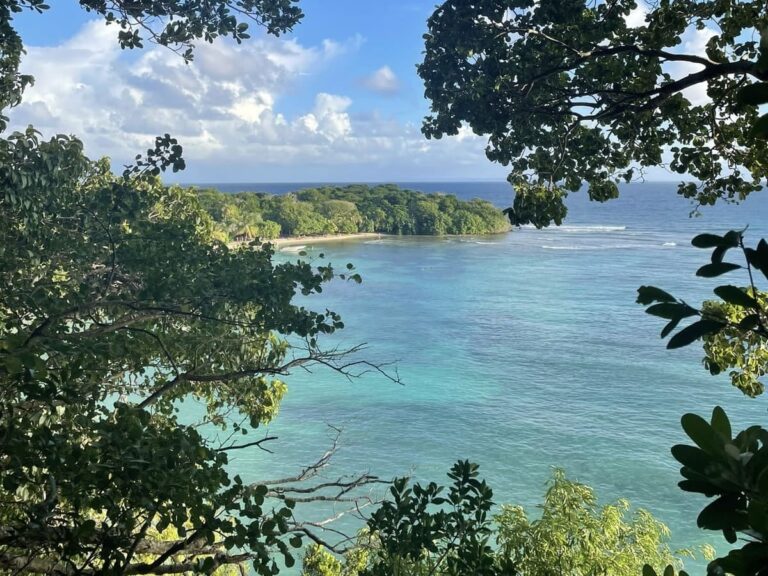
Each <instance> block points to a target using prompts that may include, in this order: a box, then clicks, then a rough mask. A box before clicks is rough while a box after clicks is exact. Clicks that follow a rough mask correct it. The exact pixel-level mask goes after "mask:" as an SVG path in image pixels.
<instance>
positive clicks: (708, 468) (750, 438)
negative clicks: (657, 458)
mask: <svg viewBox="0 0 768 576" xmlns="http://www.w3.org/2000/svg"><path fill="white" fill-rule="evenodd" d="M682 425H683V429H684V430H685V432H686V434H687V435H688V436H689V438H690V439H691V440H692V441H693V442H694V444H695V446H688V445H677V446H674V447H673V448H672V455H673V456H674V457H675V459H676V460H677V461H678V462H680V463H681V464H682V465H683V467H682V468H681V470H680V473H681V474H682V475H683V477H684V478H685V480H683V481H682V482H680V488H681V489H683V490H685V491H688V492H696V493H700V494H704V495H705V496H707V497H709V498H712V497H714V498H715V500H713V501H712V502H711V503H710V504H709V505H708V506H707V507H706V508H704V509H703V510H702V511H701V513H700V514H699V517H698V520H697V523H698V525H699V527H700V528H704V529H707V530H720V531H722V532H723V535H724V536H725V539H726V540H727V541H728V542H729V543H731V544H734V543H736V541H737V534H742V535H744V536H745V537H746V539H747V543H746V544H743V545H742V546H741V548H737V549H734V550H732V551H731V552H729V553H728V555H726V556H725V557H723V558H718V559H717V560H715V561H713V562H712V563H711V564H710V566H709V569H708V573H709V574H712V575H723V574H733V575H734V576H742V575H745V576H746V575H750V576H751V575H755V574H762V573H763V571H764V569H765V566H766V565H768V544H766V537H768V430H765V429H764V428H763V427H761V426H751V427H750V428H747V429H746V430H743V431H741V432H739V433H738V434H736V435H735V436H733V435H732V432H731V424H730V422H729V420H728V417H727V416H726V414H725V412H724V411H723V410H722V408H720V407H719V406H718V407H716V408H715V409H714V410H713V412H712V418H711V421H710V422H707V421H706V420H705V419H704V418H702V417H700V416H697V415H695V414H686V415H685V416H683V419H682Z"/></svg>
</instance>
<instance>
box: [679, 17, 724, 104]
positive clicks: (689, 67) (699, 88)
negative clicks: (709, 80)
mask: <svg viewBox="0 0 768 576" xmlns="http://www.w3.org/2000/svg"><path fill="white" fill-rule="evenodd" d="M715 34H716V33H715V31H714V30H711V29H710V28H702V29H701V30H697V29H695V28H691V29H689V30H687V31H686V32H685V34H684V35H683V42H682V50H681V51H682V53H685V54H695V55H697V56H705V54H706V50H707V42H709V40H710V39H711V38H712V37H713V36H715ZM668 68H669V71H670V72H671V73H672V76H673V78H683V77H685V76H688V75H690V74H695V73H696V72H700V71H701V70H703V69H704V67H703V66H702V65H701V64H694V63H692V62H674V63H671V64H669V66H668ZM682 94H683V96H685V97H686V98H687V99H688V101H689V102H690V103H691V104H693V105H694V106H701V105H703V104H706V103H707V102H709V101H710V100H711V99H710V97H709V96H708V95H707V85H706V83H705V82H700V83H698V84H695V85H694V86H691V87H690V88H686V89H685V90H683V92H682Z"/></svg>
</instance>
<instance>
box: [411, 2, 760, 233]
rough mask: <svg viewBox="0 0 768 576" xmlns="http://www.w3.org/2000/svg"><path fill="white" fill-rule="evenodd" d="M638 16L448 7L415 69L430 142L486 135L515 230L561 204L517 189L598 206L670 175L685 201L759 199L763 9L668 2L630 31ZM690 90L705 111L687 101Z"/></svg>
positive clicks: (616, 9)
mask: <svg viewBox="0 0 768 576" xmlns="http://www.w3.org/2000/svg"><path fill="white" fill-rule="evenodd" d="M637 5H638V3H637V2H636V1H635V0H617V1H612V2H591V1H588V0H567V1H565V2H563V1H562V0H508V1H505V2H498V1H496V0H480V1H478V2H465V1H463V0H446V1H445V2H442V3H441V4H440V5H439V6H438V7H437V9H436V10H435V12H434V13H433V15H432V16H431V18H430V19H429V30H428V33H427V34H426V35H425V36H424V39H425V55H424V60H423V62H422V63H421V65H420V66H419V68H418V72H419V75H420V76H421V78H422V79H423V80H424V83H425V93H426V96H427V98H429V100H430V102H431V114H430V115H429V116H428V117H427V118H426V119H425V120H424V124H423V132H424V134H425V135H426V136H427V137H431V138H441V137H442V136H446V135H455V134H457V133H458V131H459V129H460V128H461V127H462V126H465V125H468V126H469V127H470V128H471V129H472V130H473V131H474V132H475V133H476V134H479V135H487V136H488V146H487V149H486V154H487V156H488V158H489V159H490V160H492V161H494V162H499V163H501V164H503V165H504V166H509V167H510V169H511V173H510V176H509V179H510V182H511V183H512V184H513V186H515V188H516V191H517V193H518V195H520V196H521V197H522V198H521V200H520V202H519V203H518V202H517V201H516V204H520V205H518V206H516V207H515V208H514V212H513V215H514V216H515V220H518V221H522V222H525V221H530V222H532V223H534V224H536V225H546V224H548V223H549V222H551V221H558V219H560V218H562V213H563V211H564V206H563V204H562V201H561V200H558V199H557V198H552V199H551V201H550V200H548V201H547V202H546V203H544V204H542V202H541V200H542V198H541V195H540V194H531V193H530V190H528V189H525V188H518V187H521V186H523V185H525V184H526V183H529V182H530V183H531V184H533V185H534V186H545V187H547V188H552V189H560V191H559V192H558V194H559V195H560V196H563V195H564V193H565V192H566V191H577V190H579V189H581V188H582V187H583V185H584V184H586V185H588V188H589V195H590V198H592V199H593V200H598V201H603V200H606V199H608V198H613V197H615V196H616V195H617V193H618V190H617V188H616V183H617V182H619V181H630V180H632V179H633V178H635V177H636V176H638V175H640V174H642V172H643V170H644V169H645V168H646V167H649V166H659V165H666V164H667V163H668V167H669V168H670V169H671V170H672V171H673V172H676V173H680V174H688V175H690V176H692V177H693V178H694V179H695V180H696V181H698V182H699V183H698V184H694V183H687V184H686V183H684V184H681V185H680V187H679V192H680V193H681V194H683V195H685V196H687V197H691V198H694V199H695V201H696V202H698V203H700V204H712V203H714V202H715V201H716V200H717V199H718V198H726V199H730V200H736V201H738V200H740V199H743V198H744V197H745V196H746V195H747V194H749V193H750V192H752V191H754V190H758V189H760V188H761V181H762V180H763V179H765V177H766V176H768V168H766V163H765V162H764V158H765V154H766V152H767V151H768V140H766V137H765V134H766V126H768V120H766V118H765V117H759V112H758V106H759V105H760V104H762V103H763V102H765V97H766V89H765V84H764V83H765V81H766V80H768V67H767V66H766V57H765V56H761V46H760V44H759V41H758V39H759V37H760V35H761V34H762V33H763V31H764V30H765V27H766V24H767V23H768V15H766V12H765V6H764V3H763V2H762V1H760V0H750V1H736V0H703V1H697V2H691V1H690V0H669V1H665V2H661V3H656V4H654V5H653V6H652V7H651V8H650V10H649V12H648V13H647V15H646V16H645V21H644V23H643V24H642V25H640V26H637V27H630V26H628V24H627V17H628V15H629V14H630V12H632V10H634V9H635V8H636V7H637ZM704 29H706V30H710V31H712V37H711V38H710V39H709V40H708V42H707V47H706V53H704V54H691V53H685V51H684V50H681V49H680V45H681V43H682V37H683V35H684V34H685V33H687V32H690V31H694V30H704ZM755 81H757V83H756V84H752V83H753V82H755ZM694 86H700V87H702V88H703V89H704V90H705V91H706V95H707V97H708V98H707V99H706V100H705V101H701V102H699V101H692V100H691V99H689V96H688V94H689V92H686V90H687V89H690V88H691V87H694ZM742 88H743V89H744V91H743V92H739V90H740V89H742ZM739 94H741V96H739ZM664 154H671V160H667V159H666V158H665V157H664ZM530 203H533V204H530ZM523 205H524V206H523ZM529 212H532V213H533V214H534V217H532V218H528V217H527V216H525V215H526V214H527V213H529ZM520 214H522V215H524V217H522V218H521V217H520V216H519V215H520Z"/></svg>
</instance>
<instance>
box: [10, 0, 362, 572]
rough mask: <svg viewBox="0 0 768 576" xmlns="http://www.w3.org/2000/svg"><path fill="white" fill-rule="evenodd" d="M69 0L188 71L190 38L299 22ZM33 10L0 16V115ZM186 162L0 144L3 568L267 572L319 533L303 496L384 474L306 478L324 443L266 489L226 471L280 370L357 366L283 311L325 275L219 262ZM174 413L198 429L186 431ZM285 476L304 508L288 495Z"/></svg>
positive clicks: (281, 2)
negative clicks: (177, 175) (213, 435)
mask: <svg viewBox="0 0 768 576" xmlns="http://www.w3.org/2000/svg"><path fill="white" fill-rule="evenodd" d="M80 4H81V5H82V6H83V7H84V8H85V9H87V10H90V11H95V12H96V13H98V14H100V15H102V16H104V18H105V19H106V21H107V22H109V23H112V24H114V25H116V33H117V36H118V41H119V42H120V44H121V45H122V46H123V47H125V48H136V47H141V45H142V39H143V36H146V38H148V39H151V40H152V41H154V42H159V43H160V44H163V45H166V46H168V47H169V48H171V49H173V50H176V51H178V52H180V53H181V54H182V56H183V57H185V58H187V59H190V58H191V57H192V56H193V48H194V42H195V41H196V40H205V41H213V40H214V39H215V38H217V37H219V36H230V37H232V38H234V39H235V40H237V41H238V42H239V41H241V40H242V39H244V38H247V29H248V26H247V22H249V21H255V22H257V23H259V24H262V25H264V26H265V27H266V29H267V31H268V32H270V33H273V34H279V33H281V32H284V31H287V30H289V29H290V28H291V27H292V26H293V25H294V24H295V23H297V22H298V20H299V19H300V18H301V11H300V10H299V9H298V7H297V6H296V2H295V1H293V0H238V1H237V2H230V1H224V0H219V1H214V2H208V1H206V2H203V1H191V2H189V1H184V2H179V1H176V0H168V1H165V0H156V1H141V2H122V1H119V0H116V1H114V2H108V3H104V2H91V1H89V0H82V1H81V2H80ZM25 9H26V10H34V11H37V12H42V11H44V10H46V9H47V6H46V5H45V4H43V3H42V2H41V1H40V0H16V1H12V2H5V3H3V5H2V7H0V74H1V75H2V76H1V77H0V78H1V79H2V86H1V87H0V94H1V96H2V98H1V99H0V101H1V104H2V113H3V114H5V113H6V112H7V109H8V108H9V107H12V106H14V105H16V104H18V103H19V102H20V101H21V98H22V92H23V90H24V88H25V87H26V86H28V85H29V84H30V83H31V82H32V81H33V79H32V78H30V77H28V76H25V75H23V74H21V73H20V72H19V65H20V59H21V56H22V54H23V44H22V40H21V38H20V37H19V36H18V34H17V33H16V31H15V30H14V28H13V15H14V14H16V13H18V12H20V11H22V10H25ZM0 121H1V122H2V126H0V128H2V129H3V130H5V129H6V125H7V117H6V116H5V115H3V116H2V118H1V119H0ZM181 153H182V150H181V146H180V145H179V144H178V142H176V140H175V139H173V138H172V137H170V136H169V135H165V136H163V137H159V138H157V141H156V147H155V149H153V150H149V151H148V152H147V155H146V156H144V157H142V156H139V157H137V159H136V163H135V165H134V166H131V167H128V168H126V170H125V172H124V173H123V174H122V176H116V175H114V174H112V173H111V170H110V167H109V162H108V161H107V160H102V161H98V162H93V161H90V160H89V159H87V158H86V157H85V156H84V155H83V153H82V145H81V143H80V142H79V141H78V140H77V139H76V138H74V137H68V136H62V135H58V136H55V137H53V138H51V139H50V140H47V141H46V140H44V139H43V138H42V136H41V135H40V134H39V133H38V132H36V131H35V130H34V129H33V128H32V127H30V128H29V129H28V130H27V131H26V132H24V133H18V132H17V133H13V134H6V135H5V137H4V138H2V140H0V234H1V235H2V241H1V242H0V285H2V287H3V290H2V292H1V293H0V573H4V574H5V573H7V574H19V573H24V574H28V573H38V574H159V573H162V574H174V573H185V572H206V573H210V572H212V571H214V570H216V569H218V568H220V567H223V568H224V569H226V567H227V566H236V565H239V564H242V563H245V562H249V561H250V562H252V564H253V568H254V569H255V571H256V572H257V573H259V574H273V573H276V572H277V570H278V563H279V559H280V558H282V559H283V561H284V562H285V563H286V564H288V565H291V564H292V563H293V558H292V556H291V552H290V548H291V547H297V546H300V545H301V537H300V536H301V535H302V534H305V535H308V536H310V537H313V538H316V539H317V538H318V537H317V536H315V535H314V534H312V533H310V531H309V530H308V528H307V527H306V526H305V525H303V524H301V523H299V522H298V521H296V520H295V518H294V516H293V513H292V508H293V505H294V501H295V500H300V499H301V498H304V499H306V498H310V497H315V498H321V499H322V498H325V499H329V500H334V499H335V498H336V497H337V496H335V495H336V494H339V493H341V494H345V495H346V497H345V500H346V501H348V502H349V501H350V497H351V496H350V495H349V492H350V491H351V490H353V489H354V488H356V487H359V486H363V485H366V484H369V483H371V482H374V481H375V480H376V479H375V478H372V477H369V476H367V475H362V476H359V477H356V478H348V479H345V480H344V481H343V482H341V481H340V482H338V483H334V482H330V483H329V482H323V483H318V484H316V485H311V484H310V485H307V484H306V482H307V481H310V480H311V479H312V478H313V477H316V476H317V474H318V472H319V471H320V470H321V469H322V468H323V467H325V466H326V465H327V463H328V458H329V457H330V452H329V453H328V454H326V455H324V456H322V457H321V458H320V460H318V461H317V462H315V463H313V464H311V465H309V466H308V467H307V468H306V469H305V470H303V471H302V472H301V473H299V474H298V475H297V476H296V477H294V478H282V479H275V481H274V482H270V481H269V479H267V478H264V479H262V480H263V481H258V482H255V481H253V480H251V481H250V482H246V481H245V480H243V479H241V478H240V477H237V476H234V477H232V476H231V475H230V474H229V472H228V471H227V469H226V464H227V460H228V455H229V454H231V453H232V451H234V450H248V449H251V450H257V449H259V447H260V446H261V444H262V443H263V442H264V441H266V439H264V438H260V439H250V440H249V439H248V438H244V437H243V434H246V433H248V432H249V431H252V430H253V429H254V428H256V427H257V426H258V425H259V424H260V423H262V422H267V421H269V420H270V419H271V418H272V417H274V415H275V414H276V412H277V409H278V406H279V403H280V399H281V397H282V395H283V393H284V392H285V389H286V387H285V384H284V383H283V382H282V380H281V378H282V377H283V375H285V374H287V373H288V371H289V370H290V369H291V368H293V367H296V366H311V365H313V364H318V363H319V364H323V365H325V366H330V367H331V368H334V369H336V370H339V371H341V372H344V373H346V374H348V375H350V374H352V373H354V372H355V371H356V370H357V368H356V367H359V368H360V369H365V367H364V366H363V365H362V364H361V363H359V362H351V361H346V360H345V359H344V358H345V355H344V353H343V352H340V351H331V352H327V351H323V350H322V349H321V348H320V346H319V343H318V337H320V336H321V335H323V334H328V333H331V332H333V331H334V330H337V329H339V328H341V327H342V326H343V324H342V323H341V320H340V318H339V317H338V316H337V315H336V314H334V313H333V312H330V311H325V312H323V313H317V312H313V311H310V310H307V309H305V308H303V307H300V306H297V305H296V304H294V303H293V297H294V296H295V295H296V294H299V293H300V294H304V295H309V294H313V293H316V292H320V291H321V290H322V284H323V283H324V282H327V281H328V280H330V279H331V278H332V277H333V276H334V272H333V270H332V269H331V267H330V266H320V267H317V268H315V267H312V266H311V265H310V264H308V263H296V264H281V265H275V264H273V262H272V260H271V257H272V252H271V250H269V249H264V250H242V251H236V252H235V251H230V250H229V249H228V248H227V246H226V245H225V244H223V243H221V242H219V241H217V240H216V239H215V234H214V225H213V222H212V220H211V219H210V217H209V216H208V215H207V213H206V212H205V211H204V210H203V209H202V207H201V206H200V204H199V202H198V200H197V198H196V196H195V194H194V193H193V192H191V191H185V190H182V189H180V188H177V187H165V186H163V185H162V184H161V183H160V181H159V179H158V178H157V175H158V174H159V173H160V172H161V171H162V170H165V169H167V168H171V169H173V170H174V171H176V170H179V169H182V168H183V167H184V161H183V158H182V155H181ZM288 336H292V337H293V340H294V341H298V342H302V341H303V342H304V344H303V346H301V345H297V346H291V347H289V346H288V345H287V343H286V338H287V337H288ZM181 401H187V402H196V403H197V405H199V406H200V407H201V409H202V413H203V416H202V418H201V420H200V421H198V422H193V423H189V422H181V421H180V420H179V417H178V414H177V411H178V405H179V403H180V402H181ZM201 427H203V428H202V430H211V429H214V430H215V429H216V428H218V429H219V431H220V434H219V436H218V437H219V438H223V440H221V441H213V440H209V439H206V438H205V437H204V436H203V434H202V433H201ZM295 480H296V481H304V482H305V483H304V485H303V487H302V494H303V496H301V497H299V496H297V497H296V498H294V499H292V498H291V496H295V495H296V493H295V490H294V488H293V487H292V482H293V481H295ZM354 500H355V499H354V498H352V501H354Z"/></svg>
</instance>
